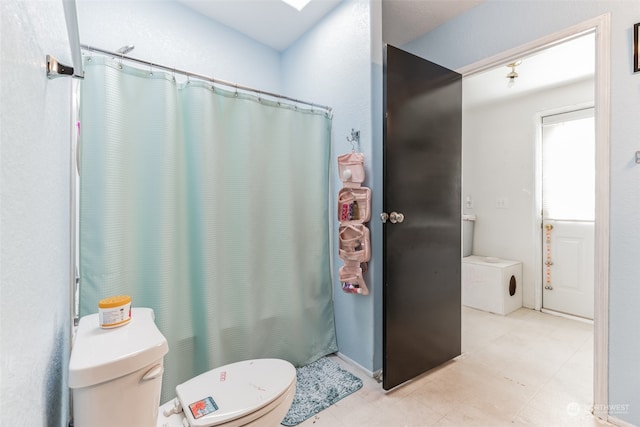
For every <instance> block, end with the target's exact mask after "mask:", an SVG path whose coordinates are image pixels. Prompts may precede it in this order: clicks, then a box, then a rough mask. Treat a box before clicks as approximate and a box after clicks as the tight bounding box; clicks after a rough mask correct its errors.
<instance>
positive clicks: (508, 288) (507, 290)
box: [462, 255, 522, 315]
mask: <svg viewBox="0 0 640 427" xmlns="http://www.w3.org/2000/svg"><path fill="white" fill-rule="evenodd" d="M462 304H463V305H465V306H467V307H472V308H477V309H478V310H484V311H488V312H491V313H496V314H501V315H505V314H509V313H511V312H512V311H515V310H517V309H518V308H520V307H522V263H521V262H520V261H513V260H507V259H500V258H495V257H484V256H477V255H472V256H468V257H464V258H462Z"/></svg>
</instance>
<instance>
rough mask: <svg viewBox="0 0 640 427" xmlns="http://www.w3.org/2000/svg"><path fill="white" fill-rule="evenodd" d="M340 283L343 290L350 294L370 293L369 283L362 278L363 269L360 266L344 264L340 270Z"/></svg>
mask: <svg viewBox="0 0 640 427" xmlns="http://www.w3.org/2000/svg"><path fill="white" fill-rule="evenodd" d="M339 274H340V283H341V286H342V290H343V291H344V292H346V293H348V294H360V295H367V294H369V289H368V288H367V284H366V283H365V282H364V279H363V278H362V269H361V268H360V267H353V266H348V265H345V266H342V267H340V270H339Z"/></svg>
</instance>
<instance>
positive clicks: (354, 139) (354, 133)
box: [347, 128, 360, 153]
mask: <svg viewBox="0 0 640 427" xmlns="http://www.w3.org/2000/svg"><path fill="white" fill-rule="evenodd" d="M347 141H349V143H350V144H351V151H352V152H354V153H355V152H356V145H357V146H358V150H359V149H360V131H359V130H355V129H354V128H351V136H350V137H349V136H348V137H347Z"/></svg>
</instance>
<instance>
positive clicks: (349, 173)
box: [338, 153, 364, 187]
mask: <svg viewBox="0 0 640 427" xmlns="http://www.w3.org/2000/svg"><path fill="white" fill-rule="evenodd" d="M338 173H339V174H340V180H341V181H342V182H343V183H344V185H345V186H346V187H349V186H351V185H352V184H358V185H359V184H361V183H362V182H363V181H364V154H362V153H347V154H343V155H341V156H338Z"/></svg>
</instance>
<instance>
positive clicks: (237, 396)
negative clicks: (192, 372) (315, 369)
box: [157, 359, 296, 427]
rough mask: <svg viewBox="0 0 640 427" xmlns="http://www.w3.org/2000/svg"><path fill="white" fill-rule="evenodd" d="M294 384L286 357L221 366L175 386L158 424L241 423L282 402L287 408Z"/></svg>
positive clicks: (232, 425)
mask: <svg viewBox="0 0 640 427" xmlns="http://www.w3.org/2000/svg"><path fill="white" fill-rule="evenodd" d="M295 386H296V370H295V368H294V367H293V365H292V364H291V363H289V362H287V361H285V360H280V359H253V360H245V361H242V362H236V363H232V364H229V365H225V366H221V367H219V368H216V369H212V370H210V371H207V372H204V373H202V374H200V375H198V376H197V377H194V378H192V379H190V380H188V381H186V382H184V383H182V384H180V385H178V386H177V387H176V394H177V397H176V398H175V399H173V400H171V401H169V402H167V403H165V404H164V405H162V406H161V407H160V411H159V414H158V423H157V426H158V427H174V426H190V427H212V426H224V427H236V426H244V425H247V424H249V423H251V422H252V421H254V420H257V419H259V418H261V417H263V416H265V415H267V414H269V413H270V412H271V411H274V410H275V409H276V408H278V407H279V406H281V405H286V410H288V409H289V405H290V404H291V401H292V400H293V394H294V393H295ZM286 410H285V411H284V412H283V413H282V415H281V418H282V417H284V415H285V414H286ZM278 421H280V420H278Z"/></svg>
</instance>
